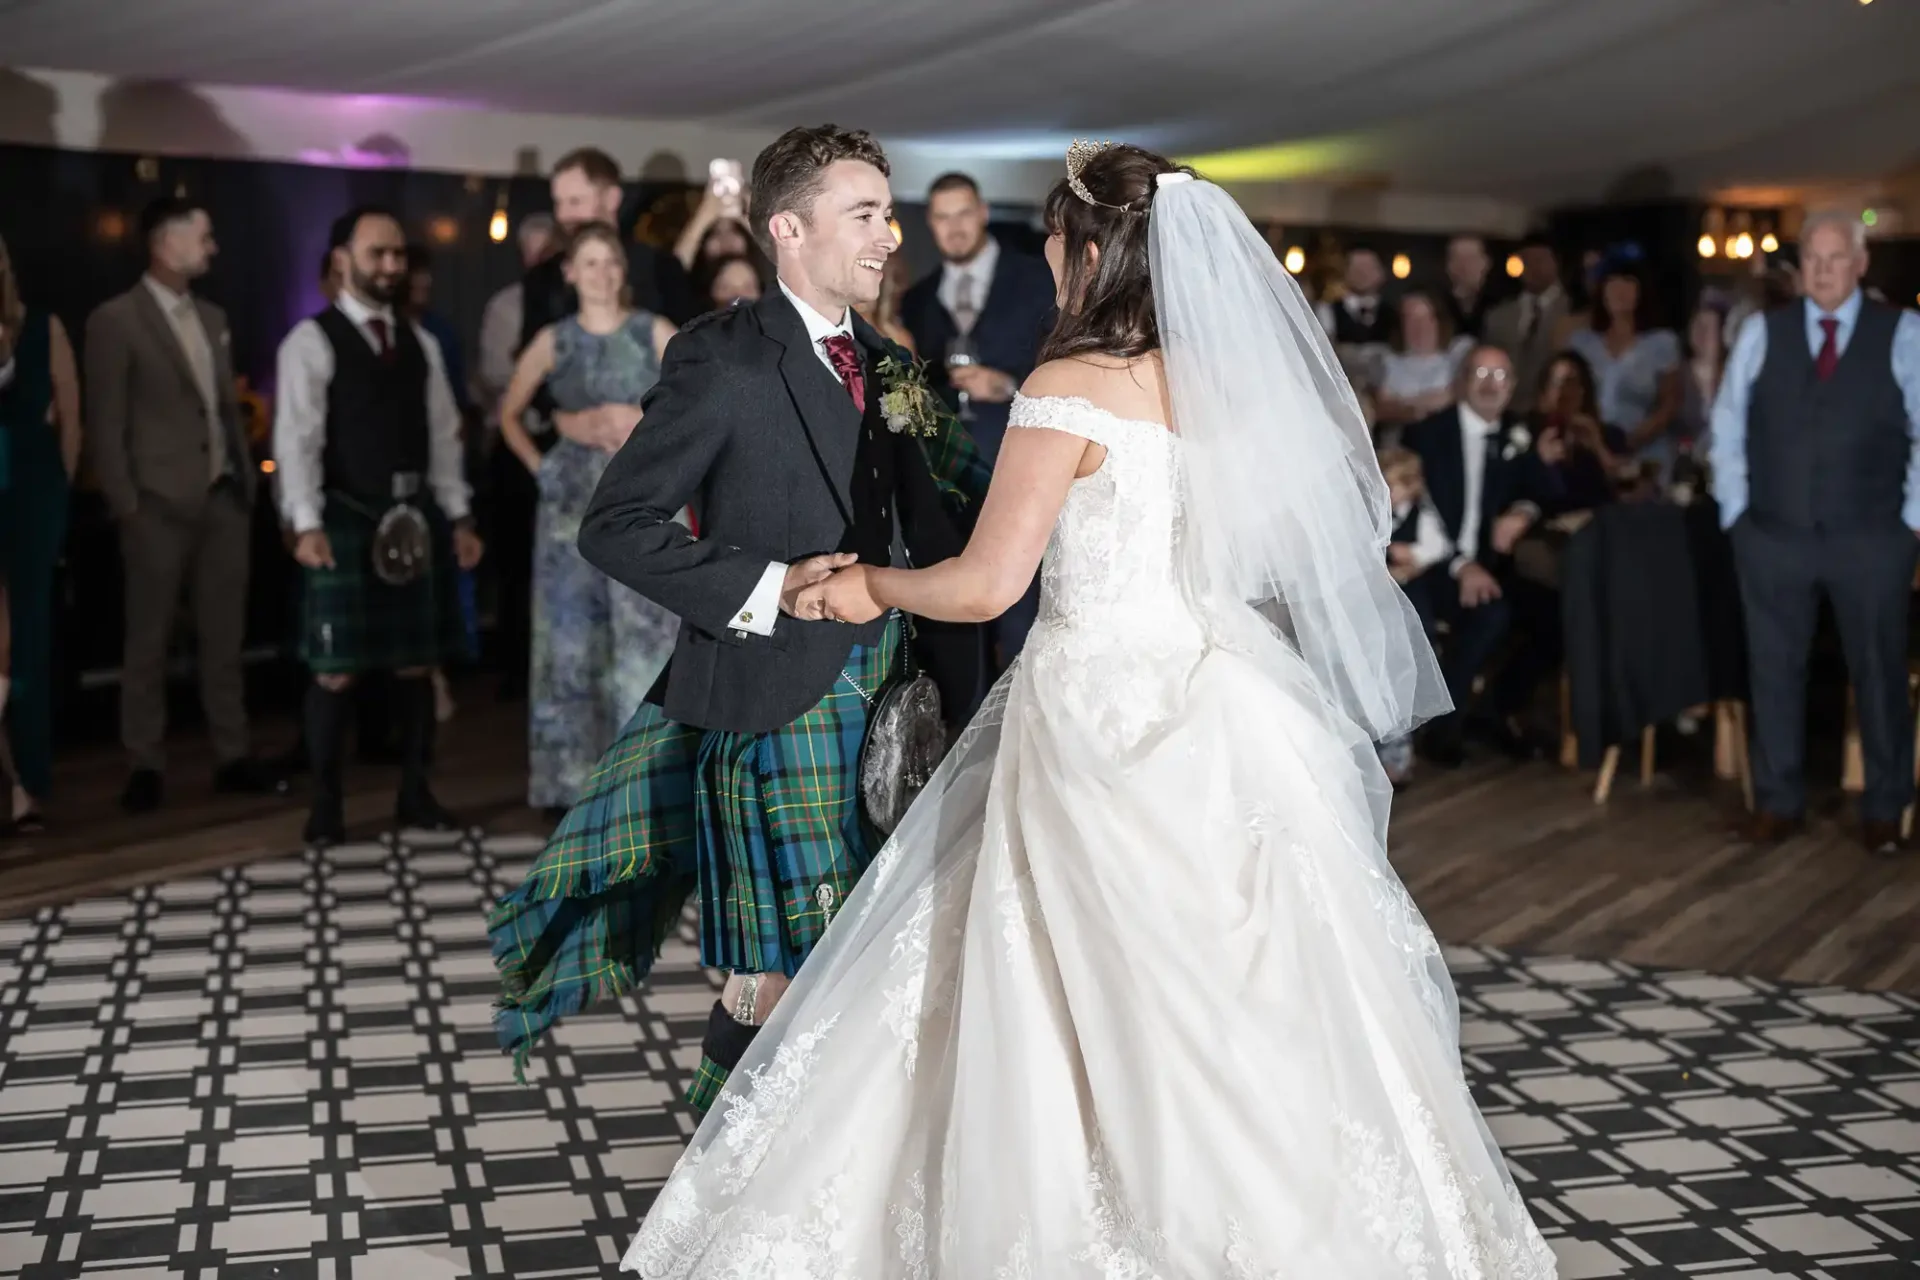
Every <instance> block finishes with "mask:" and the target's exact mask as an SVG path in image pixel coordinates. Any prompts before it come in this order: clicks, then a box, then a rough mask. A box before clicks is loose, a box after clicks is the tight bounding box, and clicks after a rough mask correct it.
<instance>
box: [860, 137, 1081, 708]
mask: <svg viewBox="0 0 1920 1280" xmlns="http://www.w3.org/2000/svg"><path fill="white" fill-rule="evenodd" d="M989 215H990V210H989V207H988V204H987V201H986V199H985V197H983V196H982V195H981V193H980V184H979V183H977V182H975V181H974V180H973V179H972V178H971V177H968V176H967V175H966V174H964V173H949V174H945V175H943V176H941V177H939V178H937V179H935V180H934V183H933V185H932V187H930V188H929V189H928V192H927V227H928V229H929V230H931V231H932V232H933V240H934V244H935V246H936V247H938V249H939V251H940V266H939V267H938V268H936V269H935V270H934V271H933V272H932V273H931V274H930V275H927V276H925V277H923V278H922V279H921V280H920V281H919V282H918V283H916V284H915V285H914V286H913V287H912V288H911V289H909V290H907V292H906V295H905V296H904V297H903V298H902V299H901V302H900V319H901V323H902V324H903V325H904V326H905V328H906V330H907V332H908V334H909V335H911V337H912V339H913V349H914V350H915V351H916V352H918V353H919V356H920V358H921V359H923V360H925V361H927V363H928V365H929V369H928V379H927V381H928V385H929V386H931V387H932V388H933V389H934V390H935V391H936V392H938V393H939V394H940V395H941V396H942V397H943V398H945V399H946V400H947V402H948V404H949V405H951V406H953V407H954V408H955V409H956V411H958V412H959V413H960V415H961V419H962V424H963V425H964V426H965V427H966V429H967V432H968V434H969V435H971V436H972V437H973V438H974V440H975V442H976V443H978V444H979V446H980V452H981V454H982V455H983V456H984V457H985V458H986V459H987V461H988V462H989V463H991V462H992V461H993V460H994V459H995V458H997V457H998V456H999V454H1000V442H1001V440H1002V439H1003V438H1004V437H1005V436H1006V433H1007V415H1008V412H1009V411H1010V409H1011V407H1012V404H1013V394H1014V392H1015V390H1017V389H1018V387H1019V386H1020V384H1021V382H1023V381H1024V380H1025V379H1026V376H1027V375H1028V374H1029V373H1031V372H1033V367H1034V361H1035V359H1036V358H1037V357H1038V355H1039V353H1040V346H1041V344H1042V343H1043V342H1044V341H1045V340H1046V337H1047V334H1048V333H1049V332H1050V331H1051V330H1052V328H1053V320H1054V297H1053V295H1054V286H1053V273H1052V272H1051V271H1050V270H1048V268H1047V264H1046V263H1045V262H1044V261H1042V260H1041V259H1039V258H1036V257H1032V256H1030V255H1028V254H1024V253H1019V252H1017V251H1015V250H1013V249H1010V248H1008V247H1007V246H1005V245H1003V244H1001V243H1000V241H999V240H998V239H997V238H996V237H995V236H994V235H993V234H992V233H991V232H990V231H988V229H987V224H988V221H989ZM895 256H896V257H897V256H899V255H895ZM963 397H964V400H963ZM1039 609H1040V586H1039V580H1038V578H1036V579H1035V580H1034V583H1033V584H1032V585H1031V586H1030V587H1029V588H1028V590H1027V592H1026V594H1025V595H1024V596H1022V597H1021V600H1020V602H1019V603H1018V604H1017V605H1015V606H1014V607H1013V608H1011V609H1009V610H1007V612H1005V613H1004V614H1002V615H1000V617H999V618H997V619H996V620H994V622H993V623H992V624H990V625H989V626H988V627H986V628H982V630H984V631H985V632H986V633H987V637H988V641H987V642H988V646H989V648H988V652H987V653H986V654H985V655H984V657H983V661H984V663H985V671H984V673H983V675H984V677H985V679H984V680H983V681H982V691H983V692H984V687H985V684H986V683H987V682H990V681H991V679H992V678H993V677H995V676H997V675H998V674H999V673H1000V672H1002V671H1004V670H1006V668H1007V665H1008V664H1009V663H1011V662H1012V661H1013V660H1014V658H1015V656H1016V655H1018V654H1019V652H1020V648H1021V646H1022V645H1023V644H1025V643H1026V639H1027V632H1028V630H1029V629H1030V628H1031V627H1032V626H1033V620H1034V617H1035V616H1036V615H1037V614H1038V612H1039ZM954 634H955V635H959V634H961V633H958V632H956V633H954ZM965 634H967V635H969V636H971V635H974V634H976V633H975V632H974V631H973V629H972V628H967V629H966V632H965ZM949 710H950V711H952V712H955V713H965V714H970V713H971V708H960V707H956V708H949Z"/></svg>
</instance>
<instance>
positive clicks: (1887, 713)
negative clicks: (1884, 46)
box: [1711, 215, 1920, 856]
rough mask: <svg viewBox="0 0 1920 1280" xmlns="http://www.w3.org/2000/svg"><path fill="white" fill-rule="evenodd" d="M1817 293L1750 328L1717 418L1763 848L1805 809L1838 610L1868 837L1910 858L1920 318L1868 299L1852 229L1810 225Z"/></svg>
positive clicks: (1863, 262)
mask: <svg viewBox="0 0 1920 1280" xmlns="http://www.w3.org/2000/svg"><path fill="white" fill-rule="evenodd" d="M1800 262H1801V271H1802V273H1803V275H1804V277H1805V287H1806V296H1805V297H1804V298H1802V299H1799V300H1796V301H1794V302H1791V303H1789V304H1787V305H1785V306H1782V307H1776V308H1774V309H1773V310H1771V311H1767V312H1764V313H1762V314H1761V315H1759V316H1756V317H1754V318H1753V319H1751V320H1749V321H1748V322H1747V323H1746V324H1745V325H1744V326H1743V327H1742V329H1741V330H1740V336H1739V338H1738V340H1737V342H1736V343H1735V345H1734V349H1733V354H1732V356H1731V357H1730V359H1729V360H1728V362H1727V371H1726V376H1725V378H1724V379H1723V380H1722V382H1721V387H1720V395H1719V399H1718V400H1717V401H1716V402H1715V404H1714V409H1713V443H1712V449H1711V456H1712V462H1713V474H1714V494H1715V497H1717V498H1718V499H1719V502H1720V514H1721V520H1722V521H1723V523H1724V524H1725V526H1726V528H1727V529H1728V530H1729V531H1730V533H1731V536H1732V538H1733V550H1734V560H1735V563H1736V565H1737V567H1738V570H1739V576H1740V595H1741V603H1742V606H1743V609H1744V611H1745V613H1746V622H1747V648H1748V660H1749V663H1750V666H1751V670H1752V687H1753V788H1754V802H1755V812H1754V814H1753V815H1752V816H1751V817H1750V818H1748V819H1745V820H1743V821H1742V823H1741V824H1740V834H1741V835H1742V836H1743V837H1744V838H1745V839H1747V840H1750V841H1752V842H1754V843H1756V844H1772V843H1774V842H1776V841H1779V840H1781V839H1784V838H1786V837H1787V836H1789V835H1792V834H1793V833H1794V832H1795V831H1797V830H1798V829H1799V827H1800V826H1801V824H1802V822H1803V821H1804V820H1805V815H1806V781H1805V778H1804V768H1803V766H1804V756H1805V746H1806V697H1807V654H1808V651H1809V649H1810V648H1811V647H1812V644H1813V631H1814V625H1815V622H1816V620H1817V619H1818V616H1819V605H1820V596H1821V595H1822V594H1823V593H1824V594H1825V595H1826V596H1827V598H1828V599H1829V600H1831V601H1832V602H1833V612H1834V619H1835V621H1836V622H1837V623H1838V624H1839V629H1840V642H1841V645H1842V646H1843V647H1844V649H1845V650H1846V655H1847V668H1848V674H1849V675H1850V676H1851V677H1852V681H1853V688H1854V694H1855V698H1856V703H1857V705H1858V707H1859V715H1860V742H1861V747H1862V751H1863V754H1864V756H1865V762H1866V775H1867V786H1866V791H1865V792H1864V793H1863V794H1862V795H1861V797H1860V834H1861V839H1862V841H1863V842H1864V843H1865V844H1866V846H1867V848H1868V849H1869V850H1870V851H1872V852H1873V853H1875V854H1878V855H1880V856H1891V855H1894V854H1898V853H1900V852H1901V851H1902V848H1903V840H1902V837H1901V833H1900V817H1901V811H1902V810H1903V809H1905V808H1906V806H1907V805H1908V803H1909V802H1910V801H1911V800H1912V799H1913V713H1912V711H1911V710H1910V708H1909V706H1908V703H1907V609H1908V605H1909V600H1910V597H1911V593H1912V585H1913V573H1914V562H1915V558H1916V552H1917V550H1920V542H1916V538H1915V534H1916V532H1920V449H1916V447H1915V444H1914V438H1915V435H1916V432H1920V315H1916V314H1915V313H1913V312H1911V311H1906V312H1902V311H1897V310H1895V309H1894V308H1892V307H1889V306H1886V305H1884V304H1882V303H1878V302H1873V301H1870V300H1868V299H1867V298H1866V297H1864V296H1863V295H1862V294H1861V291H1860V278H1861V276H1862V275H1864V274H1865V272H1866V269H1867V250H1866V240H1865V231H1864V228H1863V227H1862V226H1861V224H1860V221H1859V220H1858V219H1857V218H1851V217H1845V216H1840V215H1822V216H1818V217H1815V218H1812V219H1809V220H1808V222H1807V224H1806V229H1805V231H1804V232H1803V233H1802V235H1801V240H1800Z"/></svg>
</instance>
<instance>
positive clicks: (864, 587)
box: [794, 564, 887, 626]
mask: <svg viewBox="0 0 1920 1280" xmlns="http://www.w3.org/2000/svg"><path fill="white" fill-rule="evenodd" d="M872 586H873V579H872V578H871V577H870V576H869V570H868V568H867V566H866V565H864V564H855V565H850V566H848V567H847V568H845V569H842V570H840V571H839V572H838V573H836V574H834V575H833V576H832V577H831V578H828V579H827V580H826V581H825V582H822V583H820V584H819V585H817V586H812V587H808V588H807V589H806V590H805V591H802V592H801V593H800V599H799V601H798V603H797V605H796V607H795V608H794V614H795V615H796V616H798V617H801V618H807V619H811V620H814V621H822V622H847V623H852V624H854V625H855V626H858V625H859V624H860V623H863V622H872V621H873V620H874V619H875V618H877V617H879V616H880V615H881V614H883V613H885V612H886V611H887V610H886V606H884V605H882V604H881V603H880V602H879V601H878V600H875V599H874V598H873V589H872Z"/></svg>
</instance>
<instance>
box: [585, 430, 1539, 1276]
mask: <svg viewBox="0 0 1920 1280" xmlns="http://www.w3.org/2000/svg"><path fill="white" fill-rule="evenodd" d="M1012 425H1013V426H1015V427H1028V428H1035V427H1037V428H1047V429H1052V430H1056V431H1064V432H1069V433H1071V434H1073V435H1076V436H1081V437H1084V438H1086V439H1088V440H1092V441H1095V442H1097V443H1099V444H1101V445H1104V446H1105V447H1106V449H1107V456H1106V460H1105V462H1104V463H1103V464H1102V466H1101V467H1100V469H1099V470H1098V471H1096V472H1095V473H1094V474H1092V475H1090V476H1088V477H1086V478H1084V479H1082V480H1080V481H1078V482H1077V483H1075V484H1074V486H1073V488H1072V490H1071V492H1070V494H1069V496H1068V499H1067V502H1066V505H1065V508H1064V509H1063V511H1062V512H1061V515H1060V518H1059V523H1058V525H1057V526H1056V528H1055V530H1054V534H1053V540H1052V543H1051V546H1050V548H1049V550H1048V554H1047V558H1046V561H1045V571H1044V597H1043V603H1042V606H1041V615H1040V621H1039V623H1038V625H1037V627H1036V628H1035V630H1034V631H1033V633H1032V636H1031V638H1030V639H1029V640H1028V642H1027V645H1026V649H1025V652H1024V653H1023V655H1022V657H1021V659H1020V661H1019V663H1018V664H1017V666H1016V667H1015V668H1014V669H1013V670H1012V671H1011V672H1009V673H1008V675H1007V676H1006V677H1005V679H1003V680H1002V681H1001V683H1000V685H999V686H998V687H997V688H996V689H995V691H994V695H993V697H992V698H991V699H990V700H989V703H988V706H987V708H986V709H985V710H984V711H983V712H982V713H981V715H980V716H979V718H978V719H977V720H976V721H975V723H974V724H973V725H972V726H971V727H970V728H969V729H968V731H967V732H966V733H965V734H964V735H963V736H962V738H961V740H960V742H959V744H958V745H957V746H956V748H955V749H954V751H953V752H952V754H951V755H950V757H949V758H948V760H947V762H946V763H945V765H943V766H942V769H941V771H940V773H939V774H938V775H937V777H936V778H935V780H934V782H933V784H932V786H931V787H930V788H929V790H928V792H927V794H926V795H925V796H923V797H922V799H921V800H920V801H919V803H917V804H916V805H915V807H914V808H913V810H912V811H911V813H910V814H909V815H908V817H907V819H906V821H905V822H904V823H903V824H902V826H901V828H900V830H899V831H897V832H896V833H895V835H894V838H893V839H891V840H890V841H888V843H887V844H886V846H885V847H884V848H883V850H882V852H881V854H880V856H879V858H878V859H877V861H876V863H875V865H874V867H873V869H872V870H871V871H870V872H869V873H868V875H867V877H866V878H865V880H864V881H863V882H862V883H861V884H860V885H859V887H858V888H857V889H856V891H855V892H854V893H853V894H852V895H850V896H849V897H848V899H847V901H846V904H845V908H844V910H843V911H842V913H841V915H840V916H839V917H838V918H837V919H836V920H835V921H834V922H833V925H832V927H831V928H830V930H829V931H828V933H827V935H826V937H825V939H824V940H823V941H822V943H821V945H820V947H819V948H818V949H817V950H816V952H815V953H814V955H813V957H812V958H811V959H810V960H809V961H808V962H807V964H806V966H805V967H804V968H803V970H802V971H801V973H800V976H799V978H798V979H797V980H796V981H795V982H794V984H793V986H792V987H791V989H790V990H789V991H788V993H787V995H786V996H785V997H784V998H783V999H782V1001H781V1002H780V1004H779V1006H778V1008H777V1009H776V1011H775V1013H774V1016H773V1018H772V1019H771V1021H770V1022H769V1024H768V1025H767V1027H766V1028H765V1029H764V1030H763V1031H762V1033H761V1034H760V1036H759V1037H758V1038H757V1039H756V1040H755V1042H754V1045H753V1047H752V1049H751V1050H750V1051H749V1054H748V1057H747V1060H746V1061H745V1062H743V1063H742V1064H741V1068H740V1070H738V1071H737V1072H736V1073H735V1074H734V1077H733V1079H732V1080H731V1081H730V1082H729V1085H728V1088H727V1090H726V1092H725V1093H724V1094H723V1095H722V1097H721V1099H720V1101H719V1103H718V1105H717V1106H716V1107H715V1109H714V1111H713V1112H712V1114H711V1115H709V1117H708V1118H707V1120H706V1122H705V1124H704V1125H703V1126H702V1127H701V1129H700V1131H699V1132H698V1134H697V1135H696V1136H695V1138H694V1140H693V1143H692V1146H691V1147H690V1148H689V1150H688V1151H687V1152H686V1154H685V1155H684V1157H683V1158H682V1159H681V1162H680V1164H679V1167H678V1168H677V1169H676V1170H675V1171H674V1173H673V1176H672V1178H671V1179H670V1181H669V1182H668V1183H667V1185H666V1187H665V1189H664V1190H663V1191H662V1192H661V1194H660V1197H659V1199H658V1201H657V1202H656V1203H655V1205H654V1207H653V1210H652V1212H651V1213H650V1214H649V1216H648V1217H647V1220H646V1222H645V1223H644V1224H643V1225H642V1227H641V1230H640V1233H639V1236H638V1238H637V1239H636V1240H635V1241H634V1243H633V1245H632V1247H631V1249H629V1250H628V1252H627V1255H626V1258H625V1261H624V1263H623V1264H622V1265H623V1268H624V1269H626V1270H630V1271H637V1272H639V1273H640V1274H641V1275H643V1276H647V1277H674V1278H679V1277H698V1278H701V1280H723V1278H724V1280H827V1278H828V1277H834V1278H845V1280H892V1278H895V1277H898V1278H899V1280H930V1278H933V1277H948V1278H950V1280H1068V1278H1070V1277H1101V1278H1104V1280H1147V1278H1148V1277H1157V1278H1159V1280H1270V1278H1278V1277H1287V1280H1295V1278H1298V1280H1387V1278H1388V1277H1392V1278H1393V1280H1443V1278H1446V1277H1453V1278H1455V1280H1466V1278H1468V1277H1472V1278H1475V1280H1482V1278H1484V1280H1495V1278H1502V1280H1504V1278H1522V1277H1524V1278H1527V1280H1536V1278H1545V1277H1552V1276H1553V1275H1554V1261H1553V1255H1552V1253H1551V1252H1550V1251H1549V1249H1548V1248H1547V1246H1546V1244H1545V1243H1544V1242H1543V1241H1542V1240H1541V1238H1540V1236H1539V1234H1538V1233H1537V1232H1536V1231H1535V1229H1534V1226H1533V1223H1532V1221H1531V1220H1530V1219H1529V1217H1528V1214H1527V1211H1526V1209H1525V1207H1524V1206H1523V1204H1522V1203H1521V1200H1520V1197H1519V1194H1518V1192H1517V1191H1516V1189H1515V1187H1514V1184H1513V1182H1512V1181H1511V1179H1510V1178H1509V1176H1508V1174H1507V1170H1506V1167H1505V1164H1504V1162H1503V1161H1502V1159H1501V1157H1500V1154H1499V1152H1498V1150H1497V1149H1496V1148H1495V1147H1494V1145H1493V1143H1492V1140H1491V1139H1490V1137H1489V1136H1488V1134H1487V1132H1486V1129H1485V1127H1484V1125H1483V1124H1482V1122H1481V1120H1480V1116H1479V1113H1478V1111H1477V1110H1476V1108H1475V1106H1474V1104H1473V1101H1472V1099H1471V1097H1470V1096H1469V1094H1468V1092H1467V1088H1466V1085H1465V1083H1464V1080H1463V1077H1462V1074H1461V1067H1460V1064H1459V1059H1458V1043H1457V1025H1456V1019H1457V1013H1456V1009H1455V1005H1454V1003H1453V995H1452V989H1451V984H1450V982H1449V981H1448V979H1447V976H1446V972H1445V968H1444V966H1443V965H1442V963H1441V961H1440V958H1439V948H1438V946H1437V945H1436V944H1435V942H1434V939H1433V935H1432V934H1431V933H1430V932H1429V931H1428V929H1427V927H1426V925H1425V923H1424V922H1423V921H1422V919H1421V917H1420V915H1419V913H1418V912H1417V911H1416V910H1415V908H1414V905H1413V903H1412V901H1411V900H1410V899H1409V897H1408V895H1407V892H1406V890H1405V889H1404V888H1403V887H1402V886H1401V884H1400V882H1399V881H1398V879H1397V878H1396V877H1395V876H1394V874H1393V872H1392V870H1391V868H1390V867H1389V866H1388V864H1387V861H1386V856H1385V851H1384V836H1385V822H1384V804H1383V802H1382V800H1381V796H1382V795H1383V794H1384V792H1383V783H1382V780H1381V779H1380V777H1379V767H1378V765H1377V763H1375V761H1374V757H1373V754H1372V751H1371V749H1370V747H1369V745H1368V743H1367V742H1366V741H1365V737H1364V735H1363V734H1360V733H1359V732H1358V731H1357V730H1355V729H1354V728H1353V726H1352V725H1351V724H1350V723H1348V722H1346V721H1344V720H1343V719H1342V718H1341V717H1339V716H1337V715H1335V714H1333V713H1332V712H1331V711H1330V709H1329V707H1328V705H1327V704H1326V703H1325V701H1324V700H1322V699H1321V698H1319V697H1318V696H1317V695H1316V693H1315V691H1314V688H1313V684H1312V680H1311V677H1310V676H1309V675H1308V673H1307V671H1306V668H1305V666H1304V664H1302V665H1301V666H1300V669H1299V670H1298V671H1297V672H1295V673H1293V675H1291V676H1288V675H1285V674H1284V673H1283V674H1281V675H1279V676H1276V674H1275V673H1274V671H1273V669H1272V667H1271V665H1270V664H1269V665H1261V664H1256V663H1255V662H1253V661H1252V660H1250V658H1249V657H1248V656H1247V655H1246V654H1244V653H1241V652H1236V651H1235V650H1233V649H1231V648H1227V647H1221V646H1219V645H1217V644H1215V643H1212V642H1210V641H1209V639H1208V638H1207V637H1208V632H1207V630H1206V629H1205V628H1204V627H1203V625H1202V623H1201V621H1200V617H1201V615H1200V613H1199V612H1198V611H1196V609H1195V608H1194V607H1193V606H1192V605H1191V603H1190V602H1189V599H1188V594H1187V592H1186V591H1185V590H1184V589H1183V585H1182V582H1181V581H1180V578H1181V574H1180V571H1179V569H1178V565H1179V562H1180V561H1179V557H1178V555H1177V553H1176V551H1177V547H1178V544H1179V540H1180V538H1181V536H1182V526H1183V523H1184V520H1183V512H1182V510H1181V506H1182V504H1183V498H1182V492H1183V491H1182V486H1181V485H1180V483H1179V474H1180V472H1179V469H1180V466H1181V450H1182V441H1181V440H1180V439H1179V438H1178V437H1176V436H1175V435H1173V434H1172V433H1170V432H1169V431H1167V430H1166V429H1165V428H1163V427H1161V426H1159V425H1157V424H1154V423H1149V422H1129V421H1123V420H1120V419H1116V418H1115V417H1113V416H1112V415H1110V414H1108V413H1106V412H1104V411H1102V410H1100V409H1098V408H1096V407H1094V406H1092V405H1090V404H1088V403H1086V402H1084V401H1079V400H1065V399H1025V398H1022V399H1017V400H1016V401H1015V403H1014V407H1013V411H1012Z"/></svg>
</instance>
